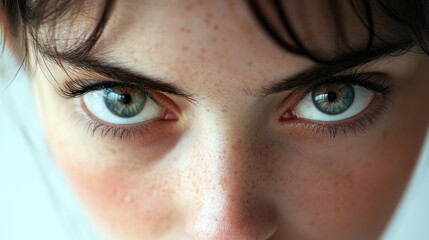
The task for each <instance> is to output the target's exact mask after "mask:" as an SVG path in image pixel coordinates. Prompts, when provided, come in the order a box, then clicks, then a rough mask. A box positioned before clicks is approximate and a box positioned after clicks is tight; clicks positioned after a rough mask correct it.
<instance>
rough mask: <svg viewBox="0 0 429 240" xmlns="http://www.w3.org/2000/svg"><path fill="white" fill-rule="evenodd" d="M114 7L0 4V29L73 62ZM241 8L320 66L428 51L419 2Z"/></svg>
mask: <svg viewBox="0 0 429 240" xmlns="http://www.w3.org/2000/svg"><path fill="white" fill-rule="evenodd" d="M114 2H115V1H114V0H105V1H103V0H99V1H85V0H61V1H60V0H38V1H35V0H27V1H24V0H22V1H16V0H3V1H2V5H3V6H2V8H3V11H4V12H5V16H6V21H7V23H8V25H9V26H11V28H10V29H5V30H9V31H10V32H11V33H12V35H13V36H14V37H15V38H17V39H16V40H19V39H21V40H22V43H23V44H24V49H25V51H28V43H29V42H31V43H32V45H34V46H35V47H36V50H38V51H39V52H40V53H42V54H43V55H45V56H47V57H49V58H51V59H53V60H58V59H59V56H61V59H63V60H65V61H71V62H77V61H79V59H85V58H88V57H89V56H90V54H92V53H93V49H94V47H95V46H96V45H97V43H98V44H99V40H100V38H101V36H102V33H103V30H104V28H105V26H106V24H107V22H108V19H109V16H110V14H111V13H112V11H113V10H114ZM247 5H248V6H249V9H250V11H251V12H252V14H253V15H254V17H255V18H256V20H257V22H258V23H259V25H260V27H261V28H262V29H263V31H265V32H266V33H267V35H268V36H269V38H271V39H272V40H273V42H274V43H275V44H277V45H278V46H279V47H280V48H282V49H284V50H286V51H288V52H290V53H292V54H296V55H300V56H304V57H306V58H308V59H310V60H312V61H314V62H317V63H319V64H332V63H339V62H342V61H344V60H345V59H350V58H368V57H370V55H371V54H374V55H380V54H382V53H383V52H385V53H386V54H391V53H397V52H398V51H399V52H405V51H409V50H410V48H411V47H414V46H416V45H418V46H420V48H421V49H422V50H423V52H425V53H426V54H427V53H428V52H429V51H428V46H427V40H428V32H429V31H428V27H427V23H428V21H427V16H426V13H427V12H428V11H429V9H428V7H427V5H428V4H427V2H426V1H416V0H414V1H401V0H389V1H387V0H379V1H370V0H362V1H357V0H351V1H342V0H308V1H302V0H247ZM82 22H85V23H88V22H89V23H91V24H82ZM88 26H90V27H88ZM327 39H328V40H329V41H326V40H327ZM322 40H324V41H322ZM18 42H19V41H18Z"/></svg>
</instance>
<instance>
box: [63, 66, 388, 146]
mask: <svg viewBox="0 0 429 240" xmlns="http://www.w3.org/2000/svg"><path fill="white" fill-rule="evenodd" d="M375 75H377V74H375V73H359V72H353V73H351V74H347V75H337V76H332V77H330V78H326V79H322V80H321V81H317V82H315V83H313V84H312V85H310V86H309V87H306V88H301V89H306V90H305V91H302V93H301V96H300V97H299V98H298V100H297V101H296V103H295V104H297V103H299V102H300V101H301V100H302V99H304V98H305V97H306V96H307V94H310V93H311V92H312V91H314V89H316V87H317V86H320V85H321V84H327V83H337V82H341V81H345V80H347V82H348V83H350V84H353V85H358V86H362V87H365V88H367V89H368V90H371V91H374V92H375V93H376V94H377V95H379V96H376V98H378V99H379V98H380V97H381V99H379V100H378V102H377V103H376V106H375V107H374V106H372V107H371V106H370V107H371V108H372V109H371V111H367V110H364V111H367V112H366V113H364V114H363V116H359V115H362V114H358V116H357V117H352V119H350V120H346V121H341V122H334V123H332V122H331V123H329V124H328V123H317V122H312V121H307V120H306V119H300V118H296V117H293V118H292V119H289V120H280V121H281V122H282V123H286V122H290V121H294V122H295V125H296V126H298V127H300V128H302V127H304V128H307V129H309V130H310V131H311V132H312V134H311V135H312V136H313V137H315V136H320V135H325V134H329V136H330V137H331V138H332V139H334V138H335V137H336V136H337V134H338V133H342V134H343V135H344V136H347V135H348V134H350V133H352V134H353V135H356V134H358V133H360V132H363V131H365V130H367V129H368V127H369V126H370V125H372V124H374V123H375V122H376V120H377V118H378V117H379V115H381V114H382V113H383V112H384V111H385V110H386V102H387V101H386V98H387V97H388V96H389V95H390V94H391V92H392V86H391V85H390V84H389V83H388V82H387V81H386V80H385V78H383V77H381V76H379V77H375ZM378 75H380V74H378ZM118 86H119V87H132V88H136V89H139V90H141V91H143V92H145V93H146V94H147V96H148V97H149V98H151V99H152V100H153V101H154V102H155V103H157V104H159V105H160V106H163V105H162V104H160V103H159V101H158V100H157V99H156V98H155V97H154V96H153V95H152V94H151V93H150V91H148V90H147V89H144V88H141V87H140V86H138V85H136V84H131V83H119V82H115V81H110V82H109V81H96V80H87V81H80V80H71V81H67V82H66V83H65V84H64V87H63V88H60V89H59V91H60V94H61V95H62V96H63V97H65V98H68V99H70V98H77V97H80V96H83V95H85V94H86V93H89V92H91V91H98V90H103V89H107V88H112V87H118ZM373 101H377V100H376V99H374V100H373ZM80 105H81V103H79V106H77V109H78V113H79V115H81V116H84V117H85V119H84V121H85V123H86V124H87V130H88V132H90V133H91V134H92V135H95V134H96V133H97V132H99V133H100V135H101V136H102V137H103V138H104V137H106V136H107V135H110V136H111V137H112V138H113V139H119V140H123V139H127V138H130V137H142V136H145V135H146V134H147V133H148V132H149V131H150V130H151V129H152V128H153V127H155V126H156V124H154V122H152V121H151V122H148V123H140V124H138V125H136V126H132V127H124V126H122V127H118V126H112V125H110V126H109V125H107V124H104V123H101V122H99V121H96V120H94V119H93V118H92V117H90V116H88V113H86V112H85V111H82V107H81V106H80ZM370 105H374V104H373V103H370ZM291 116H293V114H291Z"/></svg>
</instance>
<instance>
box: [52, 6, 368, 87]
mask: <svg viewBox="0 0 429 240" xmlns="http://www.w3.org/2000/svg"><path fill="white" fill-rule="evenodd" d="M100 2H102V1H99V2H89V3H88V5H90V6H91V7H92V9H95V8H97V4H98V3H100ZM268 2H269V1H259V2H258V3H259V7H260V8H261V10H262V11H263V12H264V14H265V15H266V16H267V20H268V21H269V22H270V24H272V26H273V27H274V29H275V30H278V32H279V34H281V35H282V37H284V38H285V39H286V40H288V41H292V42H293V39H291V34H289V32H288V31H286V30H285V29H284V27H283V29H282V24H283V23H282V22H281V20H279V19H278V12H277V9H279V8H275V7H273V6H271V5H268V4H267V3H268ZM329 2H332V1H308V2H305V3H304V2H301V1H284V4H283V6H282V7H281V8H283V9H282V10H284V12H285V15H286V16H287V18H288V20H289V22H290V23H291V25H292V27H293V28H294V30H295V31H296V34H297V35H298V36H299V38H300V39H301V40H302V43H303V44H304V45H305V47H306V48H308V49H309V50H311V51H315V52H325V53H328V55H329V54H332V53H333V52H334V51H333V50H336V49H335V48H333V47H332V46H338V45H341V44H338V41H337V40H338V39H336V37H338V36H337V35H336V34H335V33H336V31H337V29H336V28H338V27H341V29H342V30H344V31H343V32H342V33H343V35H341V36H340V37H343V38H344V39H346V40H347V43H348V44H349V45H356V46H359V45H364V44H366V42H367V39H368V31H367V28H366V26H365V25H363V23H362V22H361V20H360V18H359V17H358V16H357V15H356V14H354V12H353V9H352V7H351V5H349V4H347V3H345V1H338V2H337V4H335V5H332V4H328V3H329ZM247 3H248V2H247V1H209V0H187V1H146V0H134V1H117V2H116V3H115V5H114V8H113V11H112V14H111V16H110V18H109V19H108V22H107V26H106V28H105V29H104V31H103V34H102V35H101V38H100V40H99V41H98V43H97V44H96V45H95V47H94V49H93V51H92V53H91V55H94V56H98V57H100V56H102V57H103V60H104V61H108V62H109V63H112V64H115V63H120V64H121V65H125V66H127V68H130V69H132V70H133V71H135V72H144V73H145V74H149V75H154V76H156V77H157V78H160V79H165V80H166V81H170V82H174V83H180V85H181V86H183V87H184V88H186V89H192V88H200V87H201V83H202V84H205V83H210V84H211V85H212V86H213V85H227V87H226V88H225V89H234V88H235V87H238V86H240V87H242V86H243V85H244V86H246V87H247V88H249V89H254V88H257V87H260V86H261V82H266V81H267V80H271V79H278V78H287V77H288V76H290V75H294V74H295V73H297V72H300V71H302V70H303V69H306V68H309V66H311V65H314V63H313V62H311V61H309V60H308V59H307V58H305V57H302V56H298V55H294V54H291V53H290V52H287V51H284V50H283V49H281V48H279V47H278V45H276V44H275V43H274V42H273V41H272V39H270V37H269V36H268V35H267V34H266V32H264V31H263V30H262V28H261V27H260V24H259V23H258V22H257V20H256V19H255V16H254V15H253V14H252V12H251V10H250V9H249V5H248V4H247ZM100 6H101V5H100ZM90 9H91V8H90ZM333 9H335V11H333ZM88 12H89V14H88ZM95 12H96V11H95ZM333 13H337V14H336V16H337V17H332V16H331V15H332V14H333ZM86 14H88V15H89V17H85V16H86ZM276 14H277V15H276ZM328 14H331V15H328ZM93 15H94V14H92V13H91V11H87V12H84V13H83V14H79V18H77V19H78V21H73V23H74V25H72V27H71V29H75V31H73V30H70V31H61V33H60V34H62V35H63V36H60V37H59V38H58V39H77V41H78V42H79V41H83V40H81V39H85V38H76V36H81V35H79V34H78V33H79V32H82V31H86V30H87V29H88V26H91V25H93V23H94V21H93V20H94V19H96V18H94V16H93ZM334 15H335V14H334ZM274 16H277V18H276V17H274ZM327 16H328V17H327ZM75 23H77V24H75ZM89 28H90V27H89ZM344 39H343V40H344ZM348 40H350V41H348ZM72 42H73V40H72ZM71 45H72V44H71ZM195 83H198V84H195Z"/></svg>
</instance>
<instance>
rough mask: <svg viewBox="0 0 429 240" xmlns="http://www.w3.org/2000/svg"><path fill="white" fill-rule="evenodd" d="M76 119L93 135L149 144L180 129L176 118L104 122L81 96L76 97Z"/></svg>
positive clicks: (113, 139) (112, 139) (77, 122)
mask: <svg viewBox="0 0 429 240" xmlns="http://www.w3.org/2000/svg"><path fill="white" fill-rule="evenodd" d="M75 101H76V102H75V104H74V105H75V111H74V119H75V120H77V121H76V124H78V125H80V126H82V127H83V129H84V130H85V133H86V134H88V135H89V136H91V137H100V138H102V139H107V140H109V141H121V142H123V141H127V142H129V141H131V142H133V143H141V144H148V143H149V142H154V141H158V140H160V138H162V137H165V135H166V134H167V135H172V134H175V133H177V132H178V131H179V129H178V126H177V123H176V122H177V121H176V119H165V120H164V119H154V120H150V121H147V122H143V123H137V124H129V125H125V124H123V125H116V124H111V123H107V122H104V121H102V120H100V119H98V118H97V117H96V116H94V115H92V114H91V112H90V111H89V110H88V109H87V108H86V106H85V104H83V102H82V99H81V98H77V99H75Z"/></svg>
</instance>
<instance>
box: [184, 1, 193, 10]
mask: <svg viewBox="0 0 429 240" xmlns="http://www.w3.org/2000/svg"><path fill="white" fill-rule="evenodd" d="M191 9H192V4H191V3H190V4H187V5H186V6H185V10H186V11H190V10H191Z"/></svg>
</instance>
